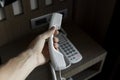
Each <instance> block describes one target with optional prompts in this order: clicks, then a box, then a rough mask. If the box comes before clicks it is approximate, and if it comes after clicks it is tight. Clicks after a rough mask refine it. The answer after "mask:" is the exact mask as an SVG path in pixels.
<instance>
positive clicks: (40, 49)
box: [29, 27, 59, 66]
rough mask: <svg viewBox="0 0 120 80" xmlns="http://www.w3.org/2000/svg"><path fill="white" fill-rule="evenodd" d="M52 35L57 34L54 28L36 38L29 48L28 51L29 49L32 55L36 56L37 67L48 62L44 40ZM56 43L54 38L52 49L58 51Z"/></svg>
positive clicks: (56, 39) (46, 45) (46, 46)
mask: <svg viewBox="0 0 120 80" xmlns="http://www.w3.org/2000/svg"><path fill="white" fill-rule="evenodd" d="M52 34H54V36H56V35H57V34H58V31H57V30H56V29H55V28H54V27H53V28H51V29H50V30H48V31H46V32H45V33H43V34H41V35H39V36H38V37H36V38H35V39H34V40H33V41H32V42H31V44H30V46H29V49H31V51H32V53H33V54H36V55H37V63H38V64H37V65H38V66H39V65H42V64H44V63H45V62H46V61H48V60H49V50H48V43H47V42H46V40H47V39H48V38H49V37H50V36H52ZM58 41H59V40H58V38H57V37H54V47H55V48H56V49H58Z"/></svg>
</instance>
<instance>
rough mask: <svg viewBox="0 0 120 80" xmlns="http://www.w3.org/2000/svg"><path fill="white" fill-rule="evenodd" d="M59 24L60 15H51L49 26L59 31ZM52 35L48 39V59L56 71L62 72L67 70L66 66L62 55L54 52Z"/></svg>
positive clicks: (60, 20) (56, 51)
mask: <svg viewBox="0 0 120 80" xmlns="http://www.w3.org/2000/svg"><path fill="white" fill-rule="evenodd" d="M61 22H62V14H60V13H53V14H52V18H51V21H50V26H49V28H51V27H56V28H57V29H60V27H61ZM53 37H54V36H53V35H52V36H51V37H50V38H49V42H48V43H49V52H50V58H51V63H52V65H53V67H54V69H55V70H56V71H59V70H63V69H66V68H67V64H66V62H65V57H64V55H63V54H62V53H61V52H60V51H58V50H56V49H55V48H54V45H53Z"/></svg>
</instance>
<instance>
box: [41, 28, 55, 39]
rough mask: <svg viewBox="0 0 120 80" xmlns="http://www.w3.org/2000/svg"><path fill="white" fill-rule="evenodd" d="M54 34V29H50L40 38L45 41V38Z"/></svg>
mask: <svg viewBox="0 0 120 80" xmlns="http://www.w3.org/2000/svg"><path fill="white" fill-rule="evenodd" d="M54 32H55V27H52V28H51V29H49V30H48V31H46V32H44V33H43V34H42V36H43V38H44V39H47V38H49V37H50V36H52V34H54Z"/></svg>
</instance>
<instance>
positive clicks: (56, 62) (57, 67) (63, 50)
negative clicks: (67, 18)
mask: <svg viewBox="0 0 120 80" xmlns="http://www.w3.org/2000/svg"><path fill="white" fill-rule="evenodd" d="M61 23H62V14H60V13H53V14H52V17H51V20H50V26H49V28H51V27H56V28H57V29H60V28H61ZM53 37H54V35H52V36H51V37H50V38H49V42H48V43H49V44H48V45H49V52H50V59H51V64H50V66H51V70H52V74H53V78H54V80H57V76H56V71H59V72H60V80H66V79H65V78H63V77H62V76H61V70H64V69H66V68H68V67H70V66H71V64H75V63H77V62H79V61H80V60H81V59H82V56H81V54H80V52H79V51H78V50H77V48H75V46H74V45H73V44H72V43H71V41H70V40H69V39H68V38H67V37H66V36H65V35H64V34H62V33H60V34H59V35H58V38H59V40H60V41H59V45H60V47H59V49H60V51H58V50H56V49H55V48H54V45H53V44H54V43H53Z"/></svg>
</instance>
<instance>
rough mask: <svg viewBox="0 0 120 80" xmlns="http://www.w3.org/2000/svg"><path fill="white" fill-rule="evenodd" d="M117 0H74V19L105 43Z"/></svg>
mask: <svg viewBox="0 0 120 80" xmlns="http://www.w3.org/2000/svg"><path fill="white" fill-rule="evenodd" d="M115 1H116V0H74V4H75V5H74V6H75V7H74V15H75V16H74V20H75V23H76V24H78V25H79V27H80V28H82V29H84V30H85V31H86V32H87V33H89V34H90V35H91V36H92V37H93V38H94V39H95V40H96V41H97V42H98V43H100V44H101V45H103V42H104V38H105V36H106V32H107V29H108V25H109V23H110V20H111V17H112V14H113V9H114V5H115Z"/></svg>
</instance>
